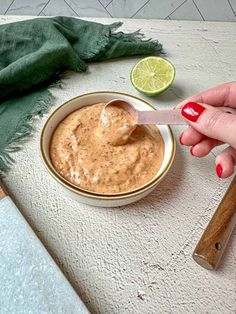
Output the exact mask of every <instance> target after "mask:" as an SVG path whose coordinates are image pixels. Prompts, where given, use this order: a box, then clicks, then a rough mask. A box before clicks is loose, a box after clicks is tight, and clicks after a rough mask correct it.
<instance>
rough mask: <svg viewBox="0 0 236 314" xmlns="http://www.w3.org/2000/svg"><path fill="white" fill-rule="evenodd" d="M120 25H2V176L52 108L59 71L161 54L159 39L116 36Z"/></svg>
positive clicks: (50, 21)
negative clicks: (36, 118)
mask: <svg viewBox="0 0 236 314" xmlns="http://www.w3.org/2000/svg"><path fill="white" fill-rule="evenodd" d="M121 25H122V23H120V22H117V23H113V24H111V25H103V24H99V23H94V22H88V21H84V20H80V19H76V18H72V17H63V16H59V17H53V18H38V19H32V20H26V21H21V22H16V23H10V24H5V25H0V174H3V173H4V172H5V171H6V170H7V169H8V168H9V166H10V165H11V163H12V162H13V159H12V157H11V153H12V152H14V151H16V150H18V149H20V148H21V145H22V140H24V139H25V137H26V136H27V135H30V134H31V133H32V128H33V122H32V118H33V117H34V116H36V115H39V116H42V115H43V114H44V113H45V112H46V111H47V109H48V108H49V106H50V105H51V104H52V96H51V94H50V92H49V90H48V88H49V87H50V86H51V84H52V82H58V79H59V75H61V73H62V72H63V71H65V70H73V71H86V69H87V62H90V61H95V60H96V61H103V60H108V59H111V58H117V57H121V56H128V55H138V54H140V55H144V54H160V53H162V45H161V44H160V43H159V42H158V41H156V40H155V41H152V40H143V39H142V37H143V35H142V34H140V32H139V31H137V32H134V33H129V34H124V33H123V32H115V30H116V29H117V28H118V27H119V26H121ZM104 66H106V64H104Z"/></svg>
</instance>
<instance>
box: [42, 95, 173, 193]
mask: <svg viewBox="0 0 236 314" xmlns="http://www.w3.org/2000/svg"><path fill="white" fill-rule="evenodd" d="M94 94H117V95H121V96H128V97H131V98H134V99H137V100H139V101H141V102H144V103H145V104H146V105H148V106H149V107H151V108H153V109H154V110H156V108H155V107H154V106H152V105H151V104H149V103H148V102H147V101H145V100H143V99H141V98H139V97H136V96H132V95H130V94H126V93H120V92H112V91H98V92H91V93H86V94H82V95H79V96H76V97H74V98H71V99H70V100H67V101H66V102H64V103H63V104H62V105H60V106H59V107H58V108H57V109H56V110H54V111H53V112H52V113H51V114H50V115H49V117H48V118H47V121H46V122H45V124H44V126H43V128H42V131H41V135H40V153H41V157H42V159H43V162H44V164H45V166H46V169H47V170H48V172H49V173H50V175H51V176H52V177H53V178H54V179H56V180H57V181H58V182H59V183H60V184H62V185H63V186H64V187H65V188H67V189H69V190H70V191H72V192H74V193H76V194H78V195H82V196H85V197H89V198H93V199H94V198H95V199H97V198H99V199H126V198H129V197H130V196H136V195H138V194H140V193H143V192H145V191H146V190H147V189H149V188H151V187H153V186H154V185H155V184H156V183H157V182H159V181H160V180H161V179H162V177H163V176H164V175H165V174H166V172H167V171H168V170H169V168H170V166H171V164H172V162H173V159H174V155H175V149H176V145H175V140H174V136H173V132H172V130H171V128H170V126H169V125H167V127H168V129H169V132H170V136H171V144H172V148H171V154H170V157H169V160H168V162H167V165H166V167H165V168H164V169H163V171H162V173H160V174H159V175H158V176H156V177H154V178H153V179H151V180H150V181H149V182H147V183H146V184H144V185H142V186H141V187H139V188H137V189H135V190H132V191H128V192H120V193H113V194H99V193H95V192H91V191H87V190H84V189H81V188H79V187H78V186H76V185H74V184H73V183H71V182H69V181H67V180H66V179H65V178H63V177H62V176H61V175H60V174H59V173H58V172H57V171H56V170H55V169H54V168H53V167H51V165H50V164H49V163H48V161H47V158H46V154H45V152H44V149H43V138H44V133H45V129H46V127H47V125H48V123H49V122H50V120H51V119H52V117H53V116H54V115H55V114H56V112H58V111H59V110H60V109H61V108H62V107H63V106H65V105H66V104H68V103H69V102H71V101H72V100H76V99H78V98H81V97H84V96H89V95H94Z"/></svg>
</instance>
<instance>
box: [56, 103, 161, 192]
mask: <svg viewBox="0 0 236 314" xmlns="http://www.w3.org/2000/svg"><path fill="white" fill-rule="evenodd" d="M104 106H105V104H104V103H99V104H94V105H91V106H86V107H83V108H81V109H78V110H76V111H74V112H72V113H71V114H69V115H68V116H67V117H66V118H65V119H64V120H63V121H61V122H60V123H59V124H58V126H57V128H56V129H55V131H54V133H53V136H52V139H51V145H50V156H51V160H52V163H53V165H54V167H55V169H56V170H57V172H58V173H59V174H60V175H61V176H63V177H64V178H65V179H66V180H68V181H70V182H71V183H73V184H75V185H77V186H78V187H80V188H81V189H84V190H88V191H91V192H97V193H103V194H112V193H119V192H127V191H131V190H134V189H136V188H138V187H140V186H142V185H144V184H145V183H147V182H148V181H150V180H151V179H152V178H153V177H154V176H155V175H156V173H157V172H158V170H159V168H160V166H161V164H162V160H163V156H164V142H163V139H162V137H161V135H160V132H159V130H158V128H157V127H156V126H154V125H148V126H143V125H142V126H136V127H134V125H133V121H132V119H131V118H130V117H128V116H127V114H129V113H126V114H124V113H122V112H120V111H119V110H118V109H117V110H118V112H117V113H116V114H115V115H114V112H113V113H111V115H110V117H112V119H111V120H109V121H105V122H104V116H103V113H104V111H103V108H104ZM122 121H123V122H122ZM111 122H113V123H111ZM122 123H123V124H124V125H123V126H122ZM124 129H125V131H124ZM127 134H128V135H129V136H128V137H127Z"/></svg>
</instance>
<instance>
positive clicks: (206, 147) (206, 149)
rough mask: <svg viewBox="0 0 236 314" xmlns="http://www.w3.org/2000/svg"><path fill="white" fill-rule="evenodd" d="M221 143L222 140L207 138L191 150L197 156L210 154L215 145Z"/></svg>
mask: <svg viewBox="0 0 236 314" xmlns="http://www.w3.org/2000/svg"><path fill="white" fill-rule="evenodd" d="M221 144H222V142H220V141H217V140H213V139H211V138H205V139H203V140H202V141H201V142H200V143H198V144H196V145H194V146H192V148H191V150H190V152H191V154H192V155H193V156H195V157H204V156H206V155H208V154H209V153H210V152H211V150H212V149H213V148H214V147H216V146H219V145H221Z"/></svg>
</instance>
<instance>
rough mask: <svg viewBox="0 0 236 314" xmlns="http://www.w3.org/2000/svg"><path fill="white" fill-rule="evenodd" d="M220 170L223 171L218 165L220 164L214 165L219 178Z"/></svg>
mask: <svg viewBox="0 0 236 314" xmlns="http://www.w3.org/2000/svg"><path fill="white" fill-rule="evenodd" d="M222 172H223V169H222V167H221V165H220V164H219V165H217V166H216V173H217V175H218V177H219V178H221V176H222Z"/></svg>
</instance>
